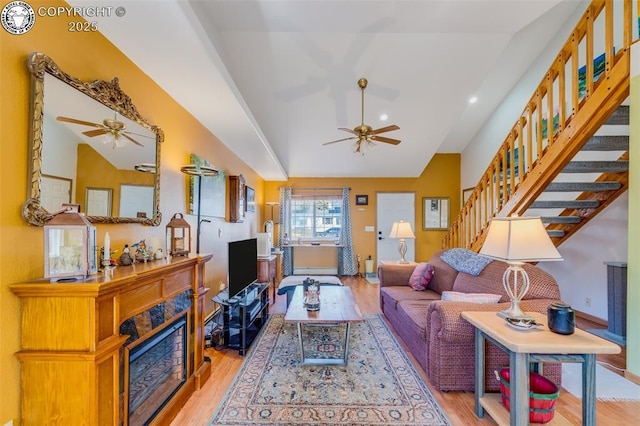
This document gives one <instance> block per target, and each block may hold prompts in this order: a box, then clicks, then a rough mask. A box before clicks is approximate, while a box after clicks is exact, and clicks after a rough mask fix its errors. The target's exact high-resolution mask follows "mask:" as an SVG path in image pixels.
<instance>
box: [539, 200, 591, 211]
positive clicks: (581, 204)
mask: <svg viewBox="0 0 640 426" xmlns="http://www.w3.org/2000/svg"><path fill="white" fill-rule="evenodd" d="M598 206H600V202H599V201H597V200H549V201H534V202H533V204H531V208H532V209H544V208H547V209H548V208H551V209H562V208H564V209H567V208H577V209H583V208H593V209H595V208H597V207H598Z"/></svg>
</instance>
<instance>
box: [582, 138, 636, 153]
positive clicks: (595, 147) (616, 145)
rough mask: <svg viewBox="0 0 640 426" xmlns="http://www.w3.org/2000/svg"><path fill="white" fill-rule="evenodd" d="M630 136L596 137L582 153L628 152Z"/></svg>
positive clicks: (587, 144)
mask: <svg viewBox="0 0 640 426" xmlns="http://www.w3.org/2000/svg"><path fill="white" fill-rule="evenodd" d="M628 150H629V136H594V137H592V138H591V139H589V142H587V143H586V144H585V145H584V146H583V147H582V149H581V151H628Z"/></svg>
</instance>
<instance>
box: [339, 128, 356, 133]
mask: <svg viewBox="0 0 640 426" xmlns="http://www.w3.org/2000/svg"><path fill="white" fill-rule="evenodd" d="M338 130H343V131H345V132H349V133H353V134H354V135H357V133H356V132H355V131H354V130H353V129H347V128H346V127H338Z"/></svg>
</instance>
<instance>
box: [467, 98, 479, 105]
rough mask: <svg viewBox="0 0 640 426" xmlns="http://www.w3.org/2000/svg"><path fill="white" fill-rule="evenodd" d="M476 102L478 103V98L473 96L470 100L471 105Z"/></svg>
mask: <svg viewBox="0 0 640 426" xmlns="http://www.w3.org/2000/svg"><path fill="white" fill-rule="evenodd" d="M476 102H478V98H477V97H476V96H472V97H470V98H469V103H470V104H475V103H476Z"/></svg>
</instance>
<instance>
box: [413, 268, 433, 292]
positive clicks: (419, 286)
mask: <svg viewBox="0 0 640 426" xmlns="http://www.w3.org/2000/svg"><path fill="white" fill-rule="evenodd" d="M434 272H435V270H434V269H433V266H431V265H430V264H429V263H426V262H421V263H418V265H416V267H415V269H414V270H413V273H412V274H411V277H410V278H409V285H410V286H411V288H412V289H414V290H415V291H424V290H426V289H427V287H429V283H430V282H431V279H432V278H433V273H434Z"/></svg>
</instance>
